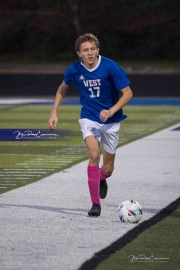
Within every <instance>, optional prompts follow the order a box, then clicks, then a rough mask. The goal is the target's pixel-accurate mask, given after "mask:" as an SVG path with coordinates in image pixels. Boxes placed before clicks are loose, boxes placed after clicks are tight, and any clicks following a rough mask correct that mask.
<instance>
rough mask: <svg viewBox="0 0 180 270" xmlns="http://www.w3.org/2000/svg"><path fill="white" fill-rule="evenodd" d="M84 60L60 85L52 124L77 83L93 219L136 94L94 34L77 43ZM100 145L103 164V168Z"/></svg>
mask: <svg viewBox="0 0 180 270" xmlns="http://www.w3.org/2000/svg"><path fill="white" fill-rule="evenodd" d="M75 50H76V53H77V55H78V56H79V58H80V60H79V61H78V62H75V63H73V64H72V65H70V66H69V67H68V68H67V70H66V72H65V74H64V80H63V82H62V83H61V85H60V86H59V88H58V90H57V93H56V97H55V101H54V106H53V109H52V112H51V116H50V119H49V121H48V127H49V129H54V128H55V127H56V125H57V122H58V118H57V111H58V107H59V105H60V104H61V102H62V100H63V98H64V96H65V94H66V91H67V89H68V86H69V85H70V84H71V83H72V82H73V83H74V84H75V85H76V87H77V88H78V90H79V92H80V103H81V106H82V108H81V114H80V119H79V124H80V127H81V131H82V135H83V139H84V141H85V143H86V146H87V149H88V151H89V163H88V166H87V176H88V186H89V192H90V197H91V201H92V208H91V209H90V210H89V212H88V215H89V216H94V217H97V216H100V214H101V202H100V198H101V199H104V198H105V197H106V195H107V190H108V186H107V181H106V179H107V178H108V177H110V176H111V174H112V172H113V170H114V160H115V152H116V147H117V144H118V139H119V130H120V122H121V121H122V120H124V119H125V118H127V116H126V115H125V114H123V111H122V108H123V107H124V106H125V105H126V104H127V103H128V102H129V100H130V99H131V98H132V96H133V94H132V91H131V89H130V87H129V84H130V81H129V79H128V78H127V76H126V74H125V72H124V71H123V70H122V69H121V68H120V67H119V66H118V64H117V63H116V62H114V61H112V60H110V59H108V58H106V57H104V56H101V55H99V41H98V39H97V38H96V37H95V36H94V35H93V34H91V33H86V34H84V35H82V36H80V37H79V38H78V39H77V40H76V43H75ZM100 144H101V146H102V155H103V165H102V167H101V168H99V162H100Z"/></svg>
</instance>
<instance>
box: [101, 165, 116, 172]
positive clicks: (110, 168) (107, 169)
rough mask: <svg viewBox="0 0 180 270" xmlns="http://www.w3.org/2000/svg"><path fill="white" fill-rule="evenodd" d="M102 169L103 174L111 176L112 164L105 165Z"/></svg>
mask: <svg viewBox="0 0 180 270" xmlns="http://www.w3.org/2000/svg"><path fill="white" fill-rule="evenodd" d="M103 169H104V171H105V173H107V174H112V173H113V171H114V164H113V163H110V164H107V165H103Z"/></svg>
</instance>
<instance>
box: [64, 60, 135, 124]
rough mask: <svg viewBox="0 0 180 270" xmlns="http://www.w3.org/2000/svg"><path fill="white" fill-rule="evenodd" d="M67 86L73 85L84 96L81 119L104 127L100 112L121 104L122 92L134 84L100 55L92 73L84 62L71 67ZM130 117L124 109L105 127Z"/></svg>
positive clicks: (82, 97)
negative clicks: (119, 102)
mask: <svg viewBox="0 0 180 270" xmlns="http://www.w3.org/2000/svg"><path fill="white" fill-rule="evenodd" d="M64 82H65V83H66V84H67V85H69V84H71V83H72V82H73V83H74V84H75V85H76V87H77V88H78V90H79V92H80V103H81V105H82V108H81V116H80V117H81V118H88V119H90V120H92V121H96V122H98V123H104V122H102V121H101V120H100V118H99V115H100V112H101V111H102V110H108V109H110V108H111V107H112V106H113V105H115V104H116V103H117V102H118V100H119V90H121V89H123V88H125V87H127V86H128V85H129V84H130V81H129V79H128V78H127V76H126V74H125V72H124V71H123V70H122V69H121V68H120V67H119V66H118V64H117V63H116V62H114V61H112V60H110V59H108V58H106V57H103V56H100V55H99V60H98V63H97V65H96V66H95V67H94V68H92V69H88V68H86V67H85V65H84V64H83V63H82V61H78V62H75V63H73V64H72V65H70V66H69V67H68V68H67V70H66V72H65V74H64ZM126 117H127V116H126V115H124V114H123V111H122V109H121V110H119V111H118V112H116V113H115V114H114V115H113V116H112V117H110V118H108V120H107V121H106V122H105V123H106V124H109V123H113V122H120V121H122V120H123V119H125V118H126Z"/></svg>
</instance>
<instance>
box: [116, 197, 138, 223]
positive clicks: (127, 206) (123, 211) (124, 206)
mask: <svg viewBox="0 0 180 270" xmlns="http://www.w3.org/2000/svg"><path fill="white" fill-rule="evenodd" d="M142 214H143V211H142V207H141V205H140V203H138V202H137V201H135V200H127V201H124V202H122V203H120V205H119V206H118V215H119V218H120V221H122V222H125V223H138V222H139V221H140V220H141V218H142Z"/></svg>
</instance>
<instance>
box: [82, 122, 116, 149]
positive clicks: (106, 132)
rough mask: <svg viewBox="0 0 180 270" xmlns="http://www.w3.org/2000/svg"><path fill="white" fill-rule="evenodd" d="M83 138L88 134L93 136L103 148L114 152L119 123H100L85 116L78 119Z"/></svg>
mask: <svg viewBox="0 0 180 270" xmlns="http://www.w3.org/2000/svg"><path fill="white" fill-rule="evenodd" d="M79 124H80V126H81V131H82V134H83V139H84V140H85V139H86V137H88V136H91V135H92V136H94V137H96V138H97V139H98V141H99V142H100V143H101V145H102V147H103V148H104V150H105V151H106V152H108V153H110V154H115V153H116V147H117V144H118V140H119V130H120V123H118V122H115V123H112V124H100V123H98V122H94V121H91V120H89V119H87V118H83V119H79Z"/></svg>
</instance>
